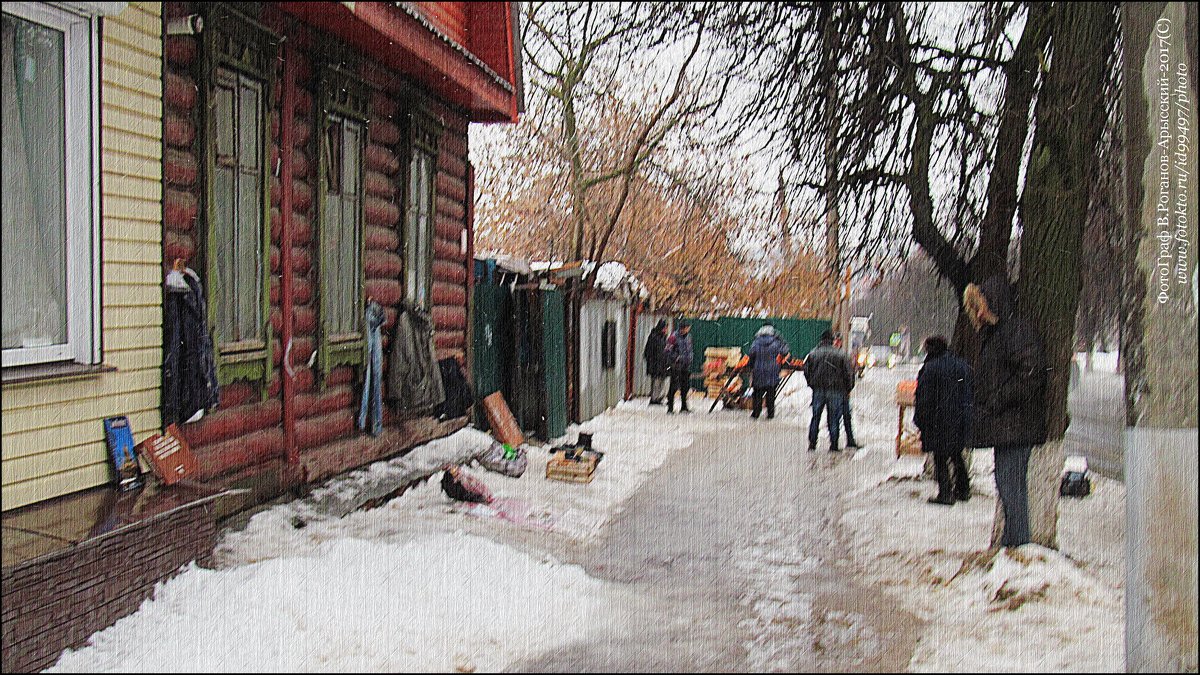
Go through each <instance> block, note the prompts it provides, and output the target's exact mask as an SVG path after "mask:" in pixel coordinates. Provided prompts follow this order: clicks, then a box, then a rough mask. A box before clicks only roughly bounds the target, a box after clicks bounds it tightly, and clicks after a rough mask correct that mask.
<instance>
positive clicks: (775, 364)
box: [747, 326, 792, 387]
mask: <svg viewBox="0 0 1200 675" xmlns="http://www.w3.org/2000/svg"><path fill="white" fill-rule="evenodd" d="M791 351H792V348H791V347H789V346H788V343H787V342H785V341H784V340H783V338H781V337H779V335H778V334H777V333H776V332H775V329H774V328H771V327H770V326H763V327H762V328H760V329H759V331H758V334H757V335H755V337H754V342H753V343H752V344H751V345H750V351H749V352H747V355H748V356H749V357H750V363H752V364H754V366H753V370H752V371H751V373H752V379H751V382H752V383H753V386H755V387H777V386H779V369H780V363H779V357H781V356H783V355H785V354H788V353H790V352H791Z"/></svg>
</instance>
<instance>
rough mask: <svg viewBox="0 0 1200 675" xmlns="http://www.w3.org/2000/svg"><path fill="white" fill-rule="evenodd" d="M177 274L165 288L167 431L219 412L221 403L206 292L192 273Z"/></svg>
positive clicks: (165, 412) (173, 273)
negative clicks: (200, 413)
mask: <svg viewBox="0 0 1200 675" xmlns="http://www.w3.org/2000/svg"><path fill="white" fill-rule="evenodd" d="M175 274H177V273H175V272H172V277H171V279H172V280H171V281H170V282H168V283H167V284H166V285H165V289H166V293H165V296H166V297H165V299H164V307H163V391H162V397H163V399H162V400H163V402H162V417H163V419H162V423H163V428H166V427H167V426H169V425H171V424H182V423H183V422H186V421H187V420H189V419H191V417H192V415H195V414H196V412H197V411H199V410H209V409H212V408H216V407H217V405H218V404H219V403H220V400H221V389H220V386H219V385H218V384H217V368H216V361H215V359H214V357H213V346H212V337H211V336H210V335H209V333H208V313H207V309H206V308H205V304H204V288H203V286H202V285H201V284H200V278H199V277H198V276H196V273H195V272H194V271H192V270H191V269H188V270H187V271H186V272H185V273H183V274H181V275H179V276H178V277H176V276H174V275H175ZM179 277H182V281H183V284H185V285H186V286H187V288H186V289H184V288H183V285H181V284H180V283H179Z"/></svg>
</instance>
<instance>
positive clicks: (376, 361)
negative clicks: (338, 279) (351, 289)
mask: <svg viewBox="0 0 1200 675" xmlns="http://www.w3.org/2000/svg"><path fill="white" fill-rule="evenodd" d="M365 318H366V326H367V367H366V369H365V373H364V377H363V391H362V403H361V404H360V405H359V408H358V429H359V431H364V430H366V428H367V409H368V406H369V407H370V412H371V435H372V436H378V435H379V434H382V433H383V343H382V341H381V336H380V331H381V329H382V327H383V318H384V317H383V307H380V306H379V303H377V302H375V301H374V300H370V301H368V302H367V310H366V315H365Z"/></svg>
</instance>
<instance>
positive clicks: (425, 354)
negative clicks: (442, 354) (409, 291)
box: [387, 303, 446, 412]
mask: <svg viewBox="0 0 1200 675" xmlns="http://www.w3.org/2000/svg"><path fill="white" fill-rule="evenodd" d="M391 347H392V352H391V358H390V359H389V360H388V373H387V385H388V387H387V399H388V400H389V401H391V402H392V403H394V404H395V405H396V407H397V408H399V409H401V410H408V411H417V412H430V411H432V410H433V408H434V407H435V406H437V405H438V404H439V403H441V402H442V401H443V400H445V398H446V394H445V391H444V390H443V388H442V374H441V371H440V370H439V368H438V365H437V357H436V352H435V351H434V347H433V321H432V319H431V318H430V316H429V313H428V312H425V311H423V310H420V309H417V308H416V307H413V306H412V305H410V304H408V303H402V304H401V306H400V313H399V315H398V316H397V317H396V333H395V335H394V336H393V337H392V345H391Z"/></svg>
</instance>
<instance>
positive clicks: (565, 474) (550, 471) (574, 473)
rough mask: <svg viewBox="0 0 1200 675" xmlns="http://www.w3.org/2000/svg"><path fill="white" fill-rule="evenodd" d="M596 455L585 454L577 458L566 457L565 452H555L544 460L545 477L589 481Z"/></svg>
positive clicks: (578, 481) (593, 470) (593, 471)
mask: <svg viewBox="0 0 1200 675" xmlns="http://www.w3.org/2000/svg"><path fill="white" fill-rule="evenodd" d="M599 459H600V458H599V457H597V456H596V455H589V454H585V455H583V456H582V457H580V458H579V459H578V460H570V459H567V457H566V454H565V453H561V452H556V453H554V456H553V457H551V458H550V461H549V462H546V478H547V479H548V480H561V481H566V482H568V483H590V482H592V478H594V477H595V473H596V462H597V461H599Z"/></svg>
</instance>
